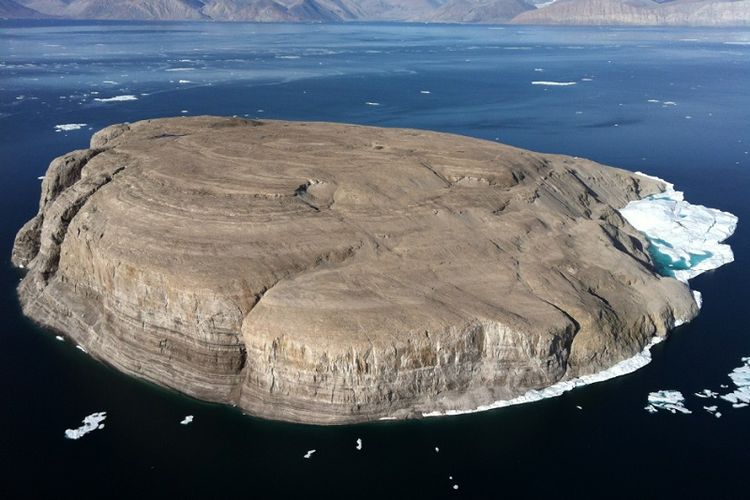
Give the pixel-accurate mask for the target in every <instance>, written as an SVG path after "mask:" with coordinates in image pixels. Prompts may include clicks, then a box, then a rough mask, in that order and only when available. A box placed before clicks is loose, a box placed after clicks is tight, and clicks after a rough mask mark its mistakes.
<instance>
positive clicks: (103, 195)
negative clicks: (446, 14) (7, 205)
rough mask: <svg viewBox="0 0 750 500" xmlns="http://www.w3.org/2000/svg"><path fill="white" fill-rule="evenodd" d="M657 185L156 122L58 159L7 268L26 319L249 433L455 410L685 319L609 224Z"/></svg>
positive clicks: (687, 311) (262, 130)
mask: <svg viewBox="0 0 750 500" xmlns="http://www.w3.org/2000/svg"><path fill="white" fill-rule="evenodd" d="M665 189H667V186H666V185H665V184H664V183H662V182H660V181H659V180H656V179H649V178H646V177H643V176H638V175H634V174H632V173H630V172H626V171H623V170H619V169H615V168H610V167H606V166H602V165H599V164H597V163H594V162H592V161H587V160H583V159H577V158H572V157H567V156H560V155H548V154H539V153H534V152H530V151H524V150H520V149H516V148H512V147H509V146H505V145H501V144H497V143H493V142H489V141H483V140H478V139H471V138H467V137H460V136H455V135H449V134H443V133H436V132H427V131H421V130H405V129H384V128H374V127H362V126H353V125H343V124H332V123H304V122H282V121H262V122H260V121H249V120H243V119H237V118H219V117H195V118H186V117H181V118H170V119H158V120H148V121H142V122H137V123H133V124H122V125H114V126H111V127H108V128H105V129H104V130H102V131H100V132H98V133H96V134H95V135H94V136H93V138H92V140H91V146H90V148H89V149H86V150H79V151H74V152H71V153H69V154H66V155H64V156H62V157H60V158H57V159H55V160H54V161H53V162H52V163H51V165H50V166H49V169H48V170H47V173H46V175H45V177H44V181H43V183H42V194H41V201H40V208H39V212H38V214H37V215H36V216H35V217H34V218H32V219H31V220H30V221H29V222H28V223H27V224H26V225H25V226H24V227H23V228H22V229H21V231H20V232H19V233H18V235H17V237H16V242H15V246H14V249H13V255H12V260H13V263H14V264H15V265H16V266H18V267H19V268H24V269H27V273H26V274H25V276H24V278H23V280H22V282H21V284H20V285H19V289H18V291H19V297H20V300H21V303H22V305H23V310H24V312H25V314H26V315H27V316H29V317H30V318H32V319H33V320H35V321H36V322H38V323H40V324H42V325H44V326H46V327H49V328H52V329H54V330H56V331H59V332H62V333H64V334H65V335H66V336H68V337H69V338H71V339H72V340H74V341H75V342H76V343H78V344H79V345H80V346H82V347H83V348H84V349H85V350H86V351H87V352H88V353H90V354H91V355H92V356H95V357H97V358H98V359H101V360H102V361H104V362H106V363H109V364H111V365H113V366H114V367H116V368H118V369H119V370H122V371H124V372H126V373H129V374H132V375H135V376H138V377H141V378H144V379H146V380H150V381H152V382H155V383H157V384H160V385H164V386H167V387H171V388H174V389H176V390H178V391H181V392H183V393H186V394H189V395H191V396H195V397H197V398H201V399H204V400H209V401H216V402H221V403H227V404H232V405H236V406H238V407H240V408H241V409H242V410H243V411H245V412H247V413H249V414H253V415H258V416H261V417H266V418H273V419H282V420H288V421H298V422H307V423H323V424H336V423H346V422H357V421H366V420H373V419H379V418H409V417H414V416H420V415H423V414H426V413H433V412H451V411H463V410H469V409H473V408H476V407H479V406H482V405H487V404H490V403H492V402H493V401H497V400H502V399H508V398H513V397H516V396H519V395H522V394H524V393H525V392H526V391H529V390H533V389H540V388H544V387H548V386H550V385H553V384H555V383H559V382H561V381H565V380H571V379H573V378H575V377H580V376H582V375H586V374H591V373H595V372H598V371H601V370H603V369H606V368H608V367H611V366H612V365H614V364H616V363H618V362H620V361H622V360H624V359H627V358H629V357H632V356H634V355H636V354H637V353H639V352H640V351H641V350H642V349H643V348H644V346H646V345H647V344H648V343H649V342H650V341H651V340H652V338H653V337H654V336H664V335H666V333H667V332H668V330H669V329H670V328H672V327H673V326H674V325H675V324H676V323H680V322H683V321H687V320H689V319H691V318H692V317H693V316H695V314H697V311H698V305H697V304H696V301H695V300H694V298H693V295H692V294H691V292H690V290H689V288H688V287H687V286H686V285H685V284H684V283H683V282H681V281H679V280H677V279H674V278H671V277H664V276H661V275H659V273H657V272H656V269H655V267H654V262H653V261H652V256H651V255H650V254H649V252H648V251H647V245H648V243H647V241H646V239H645V237H644V236H643V234H641V233H640V232H639V231H637V230H635V229H634V228H633V227H632V226H631V225H630V224H629V223H628V222H627V221H626V220H625V219H624V218H623V217H622V216H621V214H620V213H619V212H618V210H619V209H621V208H623V207H625V205H627V204H628V203H629V202H631V201H634V200H639V199H642V198H644V197H646V196H648V195H652V194H657V193H660V192H662V191H664V190H665Z"/></svg>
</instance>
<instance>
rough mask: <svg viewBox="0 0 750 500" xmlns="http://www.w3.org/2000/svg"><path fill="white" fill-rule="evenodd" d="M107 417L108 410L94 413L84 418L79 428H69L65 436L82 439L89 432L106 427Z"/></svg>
mask: <svg viewBox="0 0 750 500" xmlns="http://www.w3.org/2000/svg"><path fill="white" fill-rule="evenodd" d="M106 418H107V412H106V411H100V412H97V413H92V414H91V415H89V416H87V417H85V418H84V419H83V424H82V425H81V426H80V427H79V428H77V429H67V430H66V431H65V437H66V438H68V439H80V438H82V437H83V436H85V435H86V434H88V433H89V432H92V431H95V430H97V429H104V424H103V423H102V422H104V420H105V419H106Z"/></svg>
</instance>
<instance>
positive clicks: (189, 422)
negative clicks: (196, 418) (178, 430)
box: [180, 415, 193, 425]
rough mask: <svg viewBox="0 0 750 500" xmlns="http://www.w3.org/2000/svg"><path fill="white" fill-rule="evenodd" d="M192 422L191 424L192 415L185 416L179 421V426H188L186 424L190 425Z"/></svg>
mask: <svg viewBox="0 0 750 500" xmlns="http://www.w3.org/2000/svg"><path fill="white" fill-rule="evenodd" d="M192 422H193V416H192V415H187V416H186V417H185V418H183V419H182V420H180V424H181V425H188V424H191V423H192Z"/></svg>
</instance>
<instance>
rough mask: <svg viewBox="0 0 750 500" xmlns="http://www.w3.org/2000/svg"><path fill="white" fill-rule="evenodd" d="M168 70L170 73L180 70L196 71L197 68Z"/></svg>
mask: <svg viewBox="0 0 750 500" xmlns="http://www.w3.org/2000/svg"><path fill="white" fill-rule="evenodd" d="M167 71H169V72H170V73H175V72H178V71H195V68H169V69H168V70H167Z"/></svg>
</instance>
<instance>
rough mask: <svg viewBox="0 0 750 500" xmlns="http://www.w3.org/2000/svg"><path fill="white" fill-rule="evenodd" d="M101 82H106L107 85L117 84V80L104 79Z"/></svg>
mask: <svg viewBox="0 0 750 500" xmlns="http://www.w3.org/2000/svg"><path fill="white" fill-rule="evenodd" d="M102 83H106V84H107V85H117V82H116V81H114V80H104V81H103V82H102Z"/></svg>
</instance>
